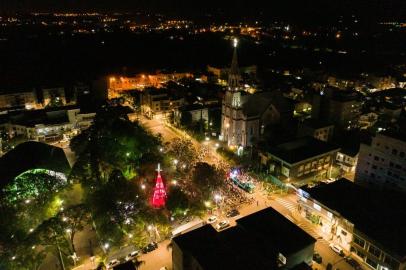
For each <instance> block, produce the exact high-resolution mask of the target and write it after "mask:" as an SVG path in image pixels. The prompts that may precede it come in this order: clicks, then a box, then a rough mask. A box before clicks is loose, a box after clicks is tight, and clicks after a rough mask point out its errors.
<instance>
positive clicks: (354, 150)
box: [335, 131, 362, 180]
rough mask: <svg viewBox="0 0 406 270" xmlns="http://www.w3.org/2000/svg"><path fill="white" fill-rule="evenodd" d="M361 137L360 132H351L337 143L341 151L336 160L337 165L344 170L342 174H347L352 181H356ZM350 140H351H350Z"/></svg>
mask: <svg viewBox="0 0 406 270" xmlns="http://www.w3.org/2000/svg"><path fill="white" fill-rule="evenodd" d="M361 136H362V135H361V134H360V133H359V132H355V131H354V132H353V131H350V132H347V133H346V134H344V135H343V136H341V137H340V138H339V139H336V141H335V143H337V144H338V145H339V147H340V151H338V153H337V157H336V160H335V162H336V165H337V166H338V167H339V168H340V169H341V170H342V173H346V174H347V175H346V177H347V178H349V179H350V178H351V180H354V174H355V169H356V167H357V164H358V155H359V148H360V144H361V142H360V140H361V139H360V137H361ZM348 138H351V139H350V140H349V139H348Z"/></svg>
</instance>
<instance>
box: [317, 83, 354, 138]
mask: <svg viewBox="0 0 406 270" xmlns="http://www.w3.org/2000/svg"><path fill="white" fill-rule="evenodd" d="M360 115H361V101H360V97H359V94H358V93H357V92H355V91H349V90H340V89H336V88H326V89H325V90H322V91H321V92H320V95H317V94H316V95H314V97H313V104H312V118H314V119H319V120H322V121H326V122H328V123H334V125H335V126H336V127H337V128H338V129H341V130H349V129H353V128H358V126H359V123H358V120H359V116H360Z"/></svg>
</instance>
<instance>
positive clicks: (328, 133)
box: [298, 119, 334, 142]
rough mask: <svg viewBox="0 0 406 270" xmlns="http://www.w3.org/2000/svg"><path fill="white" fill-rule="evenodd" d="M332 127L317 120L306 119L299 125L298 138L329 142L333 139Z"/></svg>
mask: <svg viewBox="0 0 406 270" xmlns="http://www.w3.org/2000/svg"><path fill="white" fill-rule="evenodd" d="M333 134H334V125H332V124H327V123H324V122H322V121H319V120H317V119H307V120H305V121H303V122H301V123H300V124H299V128H298V137H304V136H311V137H314V138H316V139H318V140H320V141H325V142H329V141H331V139H332V138H333Z"/></svg>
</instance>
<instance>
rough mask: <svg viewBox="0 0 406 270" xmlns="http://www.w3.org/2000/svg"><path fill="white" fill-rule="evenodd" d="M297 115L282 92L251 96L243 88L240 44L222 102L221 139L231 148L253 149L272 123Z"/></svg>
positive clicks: (235, 47)
mask: <svg viewBox="0 0 406 270" xmlns="http://www.w3.org/2000/svg"><path fill="white" fill-rule="evenodd" d="M292 113H293V106H292V105H291V104H289V103H288V101H287V99H286V98H285V97H283V95H282V94H281V93H280V92H279V91H274V92H260V93H255V94H249V93H247V92H246V91H244V87H242V85H241V76H240V71H239V68H238V61H237V41H236V40H234V54H233V60H232V63H231V68H230V73H229V75H228V88H227V91H226V93H225V96H224V98H223V102H222V121H221V135H220V140H222V141H225V142H227V144H228V145H229V146H242V147H245V146H250V145H252V144H253V143H255V141H257V140H258V139H259V138H260V136H261V135H262V133H263V131H264V128H265V126H266V125H268V124H275V123H278V122H280V121H281V120H282V119H283V118H285V117H290V116H291V115H292Z"/></svg>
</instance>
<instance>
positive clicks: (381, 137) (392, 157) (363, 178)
mask: <svg viewBox="0 0 406 270" xmlns="http://www.w3.org/2000/svg"><path fill="white" fill-rule="evenodd" d="M405 138H406V136H404V135H403V136H402V134H397V133H394V132H392V133H390V132H385V133H378V134H377V135H376V136H375V137H374V138H373V139H372V142H371V144H370V145H367V144H361V147H360V153H359V158H358V166H357V169H356V174H355V182H356V183H360V184H362V185H370V186H375V187H380V188H385V189H399V190H402V191H404V192H406V140H405Z"/></svg>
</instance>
